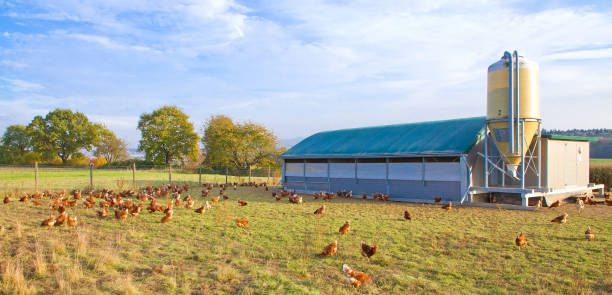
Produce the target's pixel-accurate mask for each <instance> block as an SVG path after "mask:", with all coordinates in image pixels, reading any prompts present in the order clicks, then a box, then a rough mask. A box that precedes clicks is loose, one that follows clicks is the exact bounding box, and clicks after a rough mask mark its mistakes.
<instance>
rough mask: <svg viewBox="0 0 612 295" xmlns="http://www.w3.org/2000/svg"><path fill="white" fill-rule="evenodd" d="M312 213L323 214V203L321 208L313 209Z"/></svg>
mask: <svg viewBox="0 0 612 295" xmlns="http://www.w3.org/2000/svg"><path fill="white" fill-rule="evenodd" d="M314 214H320V215H323V214H325V205H323V206H321V208H319V209H317V210H315V212H314Z"/></svg>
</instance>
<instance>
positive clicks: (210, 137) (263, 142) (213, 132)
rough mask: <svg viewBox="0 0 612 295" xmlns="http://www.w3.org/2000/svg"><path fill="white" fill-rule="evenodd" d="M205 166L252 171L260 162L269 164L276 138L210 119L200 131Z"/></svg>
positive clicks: (251, 126) (224, 120) (220, 118)
mask: <svg viewBox="0 0 612 295" xmlns="http://www.w3.org/2000/svg"><path fill="white" fill-rule="evenodd" d="M203 129H204V137H203V138H202V144H203V145H204V148H205V151H206V160H205V163H206V164H208V165H211V166H217V165H232V166H234V167H236V168H246V167H252V166H254V165H257V164H261V163H262V162H263V161H264V160H266V159H267V160H268V161H273V158H274V157H275V155H276V154H277V148H276V145H277V141H278V140H277V138H276V136H275V135H274V134H273V133H272V132H271V131H269V130H268V129H266V127H264V126H262V125H259V124H256V123H251V122H246V123H239V124H234V122H232V120H231V119H230V118H228V117H226V116H223V115H218V116H213V117H211V118H210V119H209V120H208V121H207V122H206V124H205V125H204V127H203Z"/></svg>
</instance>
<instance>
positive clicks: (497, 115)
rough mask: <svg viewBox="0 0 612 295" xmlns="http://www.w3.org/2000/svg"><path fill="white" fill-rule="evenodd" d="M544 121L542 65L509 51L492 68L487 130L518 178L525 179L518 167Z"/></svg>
mask: <svg viewBox="0 0 612 295" xmlns="http://www.w3.org/2000/svg"><path fill="white" fill-rule="evenodd" d="M540 118H541V116H540V86H539V80H538V65H537V64H536V63H534V62H532V61H529V60H527V59H525V58H524V57H522V56H519V55H518V53H517V52H516V51H514V54H510V53H509V52H507V51H506V52H505V53H504V56H503V57H502V58H501V59H500V60H499V61H497V62H495V63H493V64H492V65H490V66H489V68H488V74H487V128H488V129H489V131H490V134H491V137H492V139H493V141H494V142H495V145H496V146H497V148H498V150H499V153H500V154H501V159H502V160H503V162H504V163H505V166H506V170H507V172H508V173H509V174H510V175H512V176H513V177H514V178H518V177H519V176H520V178H523V177H522V176H523V174H524V169H523V171H522V172H521V173H518V170H519V169H518V168H519V166H520V165H521V163H522V164H523V166H520V167H524V164H525V163H523V162H524V158H525V154H526V153H527V151H528V149H529V147H530V146H531V143H532V141H533V139H534V137H536V135H537V134H539V128H540ZM519 174H520V175H519ZM522 186H524V183H522Z"/></svg>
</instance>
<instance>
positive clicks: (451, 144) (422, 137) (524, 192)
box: [280, 117, 601, 206]
mask: <svg viewBox="0 0 612 295" xmlns="http://www.w3.org/2000/svg"><path fill="white" fill-rule="evenodd" d="M485 121H486V118H485V117H475V118H465V119H454V120H445V121H433V122H421V123H410V124H398V125H388V126H377V127H366V128H353V129H344V130H335V131H326V132H320V133H317V134H314V135H312V136H310V137H308V138H306V139H304V140H302V141H301V142H299V143H298V144H297V145H295V146H294V147H292V148H291V149H290V150H288V151H287V152H285V153H284V154H283V155H281V156H280V159H281V160H282V168H283V172H282V183H283V185H284V186H285V187H286V188H287V189H290V190H295V191H297V192H305V193H312V192H320V191H326V192H336V191H342V190H346V191H353V193H354V194H359V195H360V194H364V193H365V194H368V195H371V194H374V193H386V194H390V199H391V200H396V201H409V202H431V201H432V199H433V197H442V199H443V202H448V201H452V202H454V203H464V202H466V201H467V202H474V203H489V202H491V200H492V199H496V201H499V202H503V203H507V204H514V205H524V206H527V202H528V199H529V198H538V197H552V198H554V197H555V196H557V197H566V196H570V195H575V194H579V193H582V192H585V191H588V190H592V189H601V187H600V186H597V187H595V186H589V141H592V140H593V139H592V138H582V137H568V136H554V135H548V136H542V138H541V142H542V148H541V150H542V157H541V160H542V161H541V163H540V165H541V167H542V169H541V171H542V173H541V177H540V185H538V177H537V175H535V173H534V171H532V170H528V171H527V172H526V173H525V176H526V177H525V187H523V188H521V187H520V183H519V181H518V180H516V179H514V178H512V177H511V176H509V175H506V174H504V173H502V172H501V171H499V170H495V169H491V171H488V172H487V173H488V174H489V177H488V178H487V182H488V183H487V184H485V178H484V177H483V176H484V174H485V171H484V166H485V165H484V157H483V153H484V150H485V147H484V146H485V144H484V142H485V130H486V126H485ZM534 142H535V141H534ZM492 145H493V141H492V140H490V139H489V146H492ZM532 148H533V147H532ZM488 153H489V154H490V157H491V158H494V156H495V155H496V154H497V153H496V152H495V150H494V149H491V148H490V151H489V152H488ZM523 200H524V201H523ZM523 202H525V203H524V204H523Z"/></svg>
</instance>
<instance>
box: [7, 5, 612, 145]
mask: <svg viewBox="0 0 612 295" xmlns="http://www.w3.org/2000/svg"><path fill="white" fill-rule="evenodd" d="M584 3H585V2H583V1H567V2H566V1H557V0H550V1H547V0H534V1H512V0H510V1H509V0H505V1H484V0H479V1H471V0H463V1H443V0H439V1H438V0H435V1H432V0H430V1H407V0H406V1H402V0H397V1H360V0H337V1H320V0H299V1H298V0H283V1H268V0H255V1H232V0H203V1H198V0H184V1H146V0H130V1H125V0H82V1H77V0H72V1H70V0H67V1H59V0H58V1H46V0H40V1H38V0H24V1H18V0H0V129H2V130H4V128H6V126H8V125H10V124H27V123H29V122H30V121H31V119H32V117H33V116H35V115H44V114H46V113H47V112H48V111H50V110H53V109H55V108H58V107H61V108H70V109H73V110H78V111H81V112H83V113H85V114H86V115H88V116H89V118H90V119H92V120H93V121H96V122H103V123H105V124H106V125H107V126H108V127H109V128H111V129H112V130H114V131H115V132H116V133H117V134H118V135H119V136H121V137H122V138H124V139H126V140H127V141H128V142H129V144H130V146H131V147H135V146H136V145H137V142H138V140H139V136H140V134H139V132H138V131H137V130H136V125H137V121H138V117H139V116H140V114H142V113H143V112H151V111H152V110H154V109H156V108H158V107H160V106H163V105H168V104H174V105H178V106H180V107H181V108H183V110H184V111H185V112H186V113H187V114H189V115H190V116H191V120H192V121H193V122H194V123H195V124H197V125H198V126H201V124H202V122H203V121H205V120H206V118H208V117H210V116H211V115H213V114H226V115H229V116H230V117H232V118H234V119H236V120H240V121H244V120H252V121H255V122H259V123H262V124H265V125H266V126H268V127H269V128H271V129H272V130H274V131H275V132H276V133H277V134H278V135H279V137H280V138H283V139H288V138H295V137H303V136H307V135H309V134H311V133H314V132H317V131H322V130H328V129H338V128H346V127H357V126H369V125H382V124H392V123H404V122H415V121H423V120H437V119H449V118H458V117H468V116H480V115H484V113H485V105H486V70H487V67H488V65H489V64H491V63H493V62H495V61H496V60H497V59H499V58H500V57H501V55H502V54H503V52H504V51H505V50H514V49H516V50H518V51H519V53H520V54H521V55H524V56H525V57H527V58H529V59H531V60H534V61H536V62H538V63H539V65H540V80H541V99H542V116H543V121H544V128H549V129H550V128H562V129H565V128H603V127H608V128H612V5H611V4H609V3H611V2H610V1H601V2H592V3H588V4H584ZM198 128H199V127H198Z"/></svg>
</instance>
